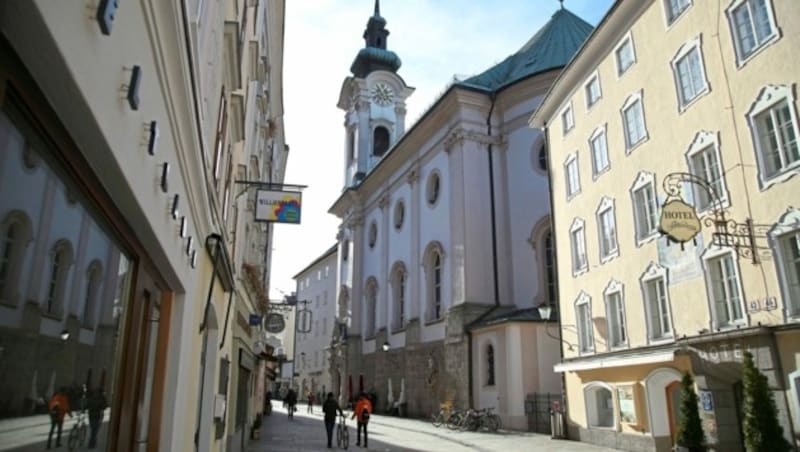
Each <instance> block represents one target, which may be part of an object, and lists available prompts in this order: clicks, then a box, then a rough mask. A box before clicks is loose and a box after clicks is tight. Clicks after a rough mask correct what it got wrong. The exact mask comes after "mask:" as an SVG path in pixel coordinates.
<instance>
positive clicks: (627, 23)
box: [530, 0, 800, 451]
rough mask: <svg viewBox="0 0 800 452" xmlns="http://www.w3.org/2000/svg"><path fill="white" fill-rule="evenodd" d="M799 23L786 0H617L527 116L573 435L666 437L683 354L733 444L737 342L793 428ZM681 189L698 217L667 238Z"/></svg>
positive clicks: (798, 11)
mask: <svg viewBox="0 0 800 452" xmlns="http://www.w3.org/2000/svg"><path fill="white" fill-rule="evenodd" d="M799 27H800V3H799V2H796V1H786V0H734V1H730V0H724V1H699V0H669V1H667V0H658V1H638V2H632V1H625V2H623V1H617V2H616V3H615V4H614V6H613V7H612V8H611V10H610V11H609V13H608V14H607V16H606V17H605V18H604V19H603V20H602V22H601V23H600V25H598V27H597V28H596V30H595V31H594V33H593V34H592V35H591V36H590V37H589V38H588V40H587V41H586V43H585V44H584V46H583V47H582V49H581V50H580V51H579V52H578V54H577V55H576V56H575V58H573V60H572V61H571V62H570V64H569V65H568V66H567V67H566V69H565V70H564V72H563V73H562V74H561V75H560V76H559V78H558V80H557V81H556V82H555V84H554V85H553V87H552V88H551V90H550V91H549V93H548V95H547V97H546V99H545V100H544V101H543V103H542V105H541V107H540V108H539V110H538V111H537V112H536V113H535V114H534V115H533V117H532V118H531V122H530V124H531V126H532V127H537V128H544V129H545V131H546V137H547V142H548V150H549V152H548V155H549V163H550V170H551V172H550V175H551V179H550V180H551V187H552V202H553V231H554V235H555V241H556V250H557V269H558V287H559V297H558V300H559V308H560V310H561V319H562V326H561V334H562V337H563V343H562V349H563V352H564V359H563V362H562V363H561V364H559V365H557V366H556V370H557V371H559V372H563V375H564V381H565V384H566V391H567V400H568V405H567V422H568V427H569V433H570V435H571V436H572V437H573V438H576V439H580V440H583V441H589V442H594V443H598V444H603V445H607V446H611V447H615V448H620V449H625V450H654V449H655V450H659V451H666V450H670V448H671V447H672V445H673V438H674V437H675V435H676V433H677V432H676V425H677V412H678V405H679V397H678V394H679V392H678V391H679V386H678V382H679V379H680V378H681V375H682V373H684V372H690V373H692V374H693V375H694V377H695V381H696V389H697V391H698V394H699V395H700V398H701V400H702V403H701V408H700V413H701V417H702V422H703V427H704V429H705V433H706V439H707V441H708V443H709V444H711V445H712V446H713V447H714V448H715V449H716V450H721V451H736V450H742V448H743V445H742V444H743V443H742V432H741V427H740V426H741V421H742V417H741V398H742V384H741V379H742V376H741V361H742V355H743V351H744V350H750V351H751V352H752V353H753V355H754V357H755V361H756V364H757V366H758V367H759V368H760V369H761V371H762V372H763V373H764V374H765V375H766V376H767V377H768V379H769V383H770V387H771V389H772V390H773V394H774V397H775V402H776V404H777V406H778V409H779V417H780V423H781V426H782V427H783V430H784V434H785V436H786V438H787V439H792V438H797V434H798V431H799V430H798V428H799V426H800V393H799V392H798V391H799V390H800V387H799V386H800V359H799V358H798V356H800V323H798V320H800V316H799V315H800V260H799V259H800V210H798V206H797V199H798V197H797V196H798V195H797V194H798V193H800V180H799V179H797V178H794V177H793V176H796V175H797V174H798V172H800V150H798V141H797V137H798V135H799V134H800V131H799V130H798V128H799V126H798V116H797V107H798V102H797V88H798V81H799V79H800V76H799V75H798V74H800V63H798V58H797V48H798V47H800V38H798V35H797V33H796V32H795V30H797V29H798V28H799ZM680 199H682V200H684V201H686V202H687V203H688V204H690V205H691V206H693V209H690V210H694V211H696V212H697V213H698V214H699V216H700V219H701V222H700V226H701V230H700V233H699V234H698V235H697V236H696V237H694V239H693V240H689V241H688V242H686V243H683V244H679V243H677V242H673V241H670V240H669V239H668V238H667V237H666V236H665V235H662V233H661V232H662V231H661V229H660V221H661V215H662V210H663V206H664V205H665V203H667V202H672V201H675V200H680ZM673 207H674V206H673ZM670 209H672V207H671V208H670ZM715 220H725V222H724V223H723V222H721V221H720V222H715ZM690 223H691V222H687V223H686V224H683V225H677V226H684V227H689V228H690V227H692V225H691V224H690ZM664 226H666V227H667V229H670V228H671V226H670V225H669V224H666V223H665V224H664ZM672 230H673V231H676V232H677V229H672Z"/></svg>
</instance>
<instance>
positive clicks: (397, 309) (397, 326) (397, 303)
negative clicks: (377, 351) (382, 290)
mask: <svg viewBox="0 0 800 452" xmlns="http://www.w3.org/2000/svg"><path fill="white" fill-rule="evenodd" d="M393 275H394V276H393V278H392V293H393V295H394V297H393V301H394V312H393V315H394V322H393V325H392V326H393V328H392V329H393V330H394V331H397V330H401V329H403V328H404V327H405V323H406V318H405V311H406V282H407V275H406V269H405V266H404V265H403V264H397V265H396V266H395V270H394V272H393Z"/></svg>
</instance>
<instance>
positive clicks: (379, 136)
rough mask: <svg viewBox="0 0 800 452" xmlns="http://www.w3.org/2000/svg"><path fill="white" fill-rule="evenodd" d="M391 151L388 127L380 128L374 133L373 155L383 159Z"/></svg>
mask: <svg viewBox="0 0 800 452" xmlns="http://www.w3.org/2000/svg"><path fill="white" fill-rule="evenodd" d="M388 149H389V131H388V130H387V129H386V127H383V126H378V127H376V128H375V131H374V132H373V133H372V154H373V155H374V156H376V157H381V156H383V154H385V153H386V151H387V150H388Z"/></svg>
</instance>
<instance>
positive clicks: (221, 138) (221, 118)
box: [213, 88, 228, 183]
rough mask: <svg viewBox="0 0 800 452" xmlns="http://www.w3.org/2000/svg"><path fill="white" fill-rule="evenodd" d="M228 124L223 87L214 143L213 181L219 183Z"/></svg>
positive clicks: (226, 103) (226, 102)
mask: <svg viewBox="0 0 800 452" xmlns="http://www.w3.org/2000/svg"><path fill="white" fill-rule="evenodd" d="M227 125H228V101H227V99H226V98H225V88H222V95H221V96H220V99H219V113H218V115H217V139H216V143H215V145H214V166H213V173H214V182H215V183H219V176H220V170H221V168H222V150H223V149H224V148H225V135H226V133H227V130H228V129H227Z"/></svg>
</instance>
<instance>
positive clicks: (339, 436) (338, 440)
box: [336, 424, 342, 447]
mask: <svg viewBox="0 0 800 452" xmlns="http://www.w3.org/2000/svg"><path fill="white" fill-rule="evenodd" d="M336 445H337V446H338V447H342V424H338V425H337V426H336Z"/></svg>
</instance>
